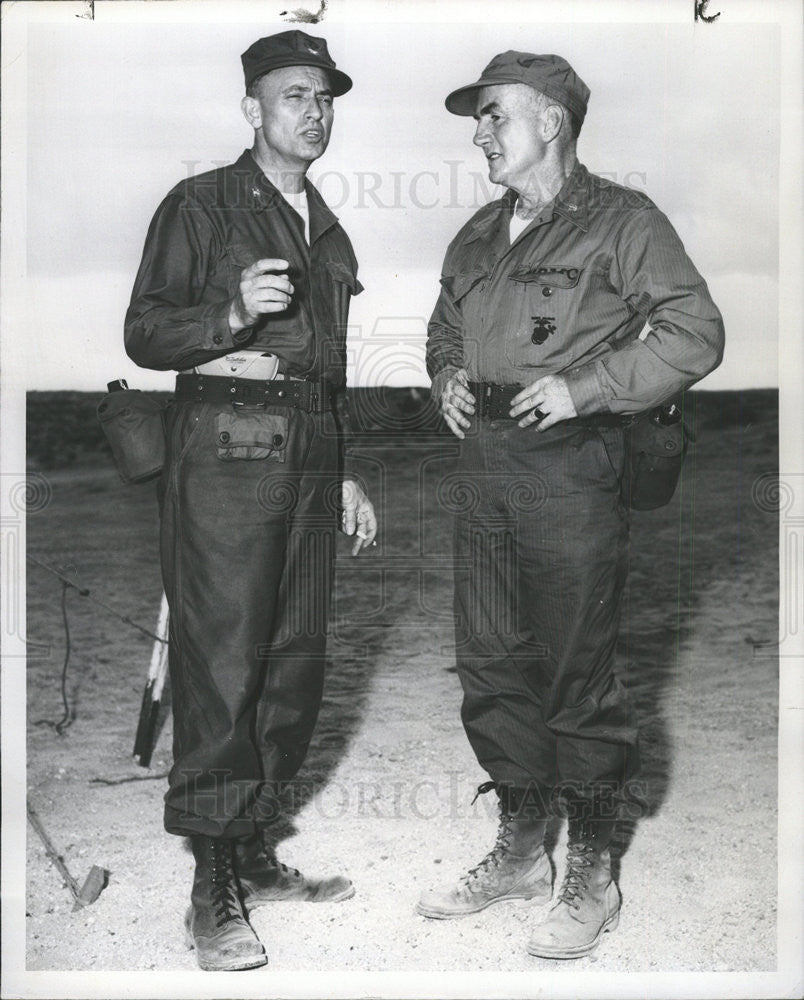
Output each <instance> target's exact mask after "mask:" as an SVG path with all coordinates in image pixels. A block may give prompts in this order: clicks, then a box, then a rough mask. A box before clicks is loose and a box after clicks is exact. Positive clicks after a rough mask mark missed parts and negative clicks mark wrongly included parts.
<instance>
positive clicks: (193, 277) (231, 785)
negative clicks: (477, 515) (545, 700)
mask: <svg viewBox="0 0 804 1000" xmlns="http://www.w3.org/2000/svg"><path fill="white" fill-rule="evenodd" d="M242 63H243V70H244V74H245V84H246V88H247V89H246V96H245V97H244V98H243V101H242V110H243V114H244V115H245V117H246V119H247V121H248V123H249V124H250V125H251V126H252V127H253V129H254V145H253V147H252V149H251V150H249V151H246V152H244V153H243V154H242V156H240V158H239V159H238V160H237V161H236V162H235V163H234V164H232V165H230V166H227V167H224V168H222V169H220V170H214V171H211V172H209V173H204V174H201V175H199V176H197V177H194V178H191V179H188V180H185V181H183V182H182V183H180V184H179V185H178V186H177V187H175V188H174V189H173V190H172V191H171V192H170V193H169V194H168V195H167V197H166V198H165V200H164V201H163V202H162V204H161V205H160V206H159V208H158V210H157V212H156V215H155V216H154V219H153V221H152V223H151V226H150V229H149V231H148V235H147V239H146V243H145V250H144V252H143V257H142V263H141V265H140V269H139V273H138V274H137V279H136V283H135V285H134V291H133V294H132V298H131V304H130V307H129V310H128V313H127V316H126V327H125V340H126V349H127V351H128V354H129V355H130V357H131V358H132V359H133V360H134V361H136V362H137V363H138V364H140V365H142V366H144V367H146V368H156V369H162V370H164V369H176V370H177V371H178V372H179V373H180V374H179V375H178V377H177V380H176V395H175V400H174V401H173V403H172V405H171V407H170V411H169V415H168V420H167V447H168V455H167V464H166V468H165V470H164V473H163V476H162V479H161V482H160V507H161V525H162V528H161V557H162V570H163V578H164V582H165V589H166V593H167V596H168V601H169V604H170V612H171V617H170V673H171V689H172V699H173V715H174V764H173V768H172V770H171V772H170V777H169V788H168V791H167V793H166V796H165V827H166V829H167V830H168V831H169V832H170V833H173V834H177V835H182V836H189V837H190V838H191V842H192V848H193V853H194V856H195V861H196V868H195V878H194V883H193V889H192V895H191V906H190V909H189V910H188V912H187V917H186V930H187V935H188V942H189V943H190V944H191V945H192V946H194V947H195V949H196V953H197V958H198V962H199V964H200V965H201V967H202V968H203V969H209V970H231V969H242V968H251V967H254V966H258V965H262V964H264V963H265V962H266V961H267V959H266V956H265V951H264V948H263V946H262V944H261V942H260V941H259V940H258V938H257V936H256V934H255V933H254V931H253V929H252V928H251V925H250V924H249V922H248V912H249V910H250V909H252V908H253V907H254V906H257V905H260V904H262V903H266V902H270V901H278V900H283V899H307V900H312V901H320V900H341V899H346V898H348V897H349V896H351V895H352V894H353V891H354V890H353V887H352V884H351V882H349V881H348V880H347V879H345V878H343V877H341V876H338V877H334V878H330V879H328V880H318V881H316V880H312V879H306V878H305V877H304V876H302V875H301V874H300V873H299V872H298V871H296V870H295V869H289V868H287V867H286V866H284V865H282V864H280V863H279V862H278V861H277V859H276V857H275V855H274V851H273V846H272V844H271V842H270V839H269V836H268V830H269V827H270V825H271V823H272V821H274V820H275V819H276V814H277V802H278V795H279V792H280V790H281V787H282V785H283V783H284V782H287V781H288V780H289V779H291V778H292V777H293V776H294V775H295V774H296V772H297V770H298V768H299V767H300V765H301V763H302V761H303V760H304V757H305V753H306V751H307V747H308V744H309V742H310V739H311V736H312V732H313V728H314V725H315V721H316V717H317V713H318V709H319V704H320V699H321V693H322V684H323V671H324V656H325V635H326V628H327V614H328V606H329V598H330V588H331V583H332V569H333V550H334V542H335V529H336V526H337V516H336V512H337V510H338V509H339V507H340V509H341V512H342V524H341V527H342V528H343V529H344V530H345V531H346V532H347V533H348V534H355V535H356V538H355V543H354V546H353V549H352V552H353V554H354V555H356V554H357V553H358V552H359V551H360V549H361V548H362V547H364V546H366V545H369V544H371V542H372V540H373V538H374V535H375V533H376V521H375V517H374V511H373V509H372V506H371V503H370V502H369V501H368V500H367V498H366V497H365V495H364V494H363V492H362V490H360V488H359V487H358V485H357V484H356V483H355V482H354V481H351V480H343V478H342V477H343V470H342V446H341V436H340V434H339V424H338V420H337V417H336V412H335V410H334V407H335V404H336V402H337V399H338V398H339V396H340V395H341V394H342V391H343V388H344V381H345V358H346V326H347V315H348V308H349V300H350V297H351V296H352V295H354V294H357V293H358V292H359V291H360V285H359V283H358V281H357V277H356V270H357V262H356V260H355V256H354V252H353V250H352V246H351V243H350V242H349V239H348V237H347V235H346V233H345V232H344V231H343V229H342V228H341V226H340V224H339V223H338V220H337V219H336V217H335V216H334V215H333V214H332V212H331V211H330V210H329V208H328V207H327V206H326V204H325V203H324V201H323V200H322V198H321V196H320V195H319V193H318V192H317V191H316V189H315V188H314V187H313V186H312V185H311V184H310V183H309V181H307V180H306V178H305V175H306V173H307V170H308V168H309V166H310V164H311V163H313V162H314V161H315V160H316V159H318V157H320V156H321V155H322V153H323V152H324V150H325V149H326V148H327V144H328V142H329V138H330V131H331V128H332V122H333V101H334V98H336V97H339V96H340V95H342V94H344V93H346V92H347V91H348V90H349V89H350V88H351V86H352V81H351V80H350V78H349V77H348V76H347V75H346V74H345V73H343V72H341V71H340V70H339V69H337V68H336V65H335V62H334V61H333V60H332V58H331V57H330V55H329V52H328V50H327V45H326V42H325V41H324V39H321V38H314V37H311V36H310V35H307V34H305V33H304V32H302V31H285V32H282V33H280V34H277V35H272V36H269V37H267V38H261V39H260V40H259V41H257V42H255V43H254V44H253V45H252V46H251V47H250V48H249V49H248V50H247V51H246V52H245V53H244V54H243V56H242ZM339 494H340V495H339Z"/></svg>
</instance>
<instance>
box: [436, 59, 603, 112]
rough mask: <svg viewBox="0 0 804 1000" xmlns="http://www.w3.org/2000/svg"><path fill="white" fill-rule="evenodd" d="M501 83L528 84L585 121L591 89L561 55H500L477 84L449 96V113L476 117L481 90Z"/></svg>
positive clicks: (455, 91)
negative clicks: (474, 115)
mask: <svg viewBox="0 0 804 1000" xmlns="http://www.w3.org/2000/svg"><path fill="white" fill-rule="evenodd" d="M500 83H525V84H527V85H528V86H529V87H533V89H534V90H540V91H541V92H542V93H543V94H546V95H547V96H548V97H552V99H553V100H554V101H559V102H560V103H561V104H563V105H564V106H565V107H567V108H569V110H570V111H572V112H573V113H574V114H576V115H577V116H578V118H579V119H580V120H581V121H583V120H584V118H585V117H586V105H587V104H588V102H589V93H590V91H589V88H588V87H587V86H586V84H585V83H584V82H583V80H582V79H581V78H580V77H579V76H578V74H577V73H576V72H575V70H574V69H573V68H572V66H570V64H569V63H568V62H567V60H566V59H562V58H561V56H553V55H546V56H537V55H534V54H533V53H532V52H514V51H513V50H512V49H510V50H509V51H508V52H501V53H500V54H499V55H498V56H495V57H494V58H493V59H492V60H491V62H490V63H489V64H488V66H486V68H485V69H484V70H483V72H482V74H481V76H480V79H479V80H478V81H477V82H476V83H468V84H467V85H466V86H465V87H458V89H457V90H453V91H452V93H451V94H450V95H449V97H447V99H446V101H445V104H446V105H447V111H451V112H452V114H453V115H473V114H474V113H475V108H476V106H477V94H478V91H479V90H480V88H481V87H493V86H495V85H496V84H500Z"/></svg>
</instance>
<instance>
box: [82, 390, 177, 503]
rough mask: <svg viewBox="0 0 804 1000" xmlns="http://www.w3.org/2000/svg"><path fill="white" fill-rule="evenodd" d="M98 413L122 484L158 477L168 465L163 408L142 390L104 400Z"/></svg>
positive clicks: (122, 393) (99, 405)
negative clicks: (165, 465)
mask: <svg viewBox="0 0 804 1000" xmlns="http://www.w3.org/2000/svg"><path fill="white" fill-rule="evenodd" d="M97 412H98V420H99V421H100V425H101V428H102V430H103V433H104V434H105V435H106V440H107V441H108V442H109V447H110V448H111V449H112V455H114V460H115V464H116V465H117V471H118V473H119V474H120V478H121V479H122V480H123V482H124V483H126V484H129V483H143V482H145V481H146V480H148V479H153V478H154V477H155V476H158V475H159V473H160V472H161V471H162V468H163V467H164V464H165V422H164V416H163V413H164V405H163V404H162V403H160V402H159V401H158V400H156V399H154V398H153V396H148V395H146V394H145V393H144V392H140V391H139V389H118V390H117V391H115V392H110V393H109V394H108V395H107V396H104V397H103V399H102V400H101V401H100V403H98V411H97Z"/></svg>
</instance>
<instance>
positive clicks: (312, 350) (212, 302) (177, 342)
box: [125, 151, 361, 385]
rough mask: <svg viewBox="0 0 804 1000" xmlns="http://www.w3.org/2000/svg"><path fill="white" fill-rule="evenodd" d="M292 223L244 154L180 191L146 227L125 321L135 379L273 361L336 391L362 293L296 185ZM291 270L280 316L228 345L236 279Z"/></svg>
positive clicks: (319, 202)
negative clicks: (353, 307) (249, 353)
mask: <svg viewBox="0 0 804 1000" xmlns="http://www.w3.org/2000/svg"><path fill="white" fill-rule="evenodd" d="M305 190H306V192H307V201H308V207H309V215H310V242H309V245H308V243H307V242H306V240H305V238H304V223H303V221H302V218H301V216H299V214H298V213H297V212H296V211H295V210H294V209H293V208H292V207H291V206H290V204H289V203H288V202H287V201H286V200H285V199H284V198H283V197H282V196H281V194H280V193H279V192H278V191H277V189H276V188H275V187H274V186H273V185H272V184H271V183H270V182H269V181H268V180H267V178H266V177H265V175H264V174H263V172H262V171H261V170H260V168H259V167H258V165H257V164H256V162H255V161H254V159H253V157H252V155H251V153H250V152H248V151H246V152H244V153H243V155H242V156H240V158H239V159H238V160H237V162H236V163H234V164H231V165H229V166H226V167H223V168H221V169H218V170H213V171H209V172H208V173H204V174H199V175H198V176H197V177H193V178H190V179H187V180H185V181H182V182H181V183H180V184H178V185H177V186H176V187H175V188H174V189H173V190H172V191H171V192H170V193H169V194H168V195H167V197H166V198H165V199H164V201H163V202H162V204H161V205H160V206H159V208H158V209H157V212H156V214H155V216H154V218H153V221H152V222H151V226H150V229H149V230H148V236H147V238H146V242H145V249H144V251H143V257H142V263H141V264H140V269H139V272H138V274H137V279H136V282H135V285H134V291H133V293H132V297H131V304H130V306H129V309H128V312H127V314H126V322H125V341H126V350H127V352H128V354H129V356H130V357H131V359H132V360H133V361H135V362H136V363H137V364H139V365H141V366H142V367H144V368H155V369H160V370H167V369H176V370H178V371H181V370H186V369H190V368H193V367H194V366H195V365H199V364H203V363H204V362H206V361H211V360H213V359H214V358H217V357H220V356H222V355H223V354H226V353H228V352H231V351H232V350H235V349H244V348H247V349H248V350H258V351H265V352H267V353H271V354H275V355H277V357H278V358H279V359H280V369H281V370H282V371H283V372H285V373H287V374H290V375H296V376H300V377H307V378H314V379H317V378H327V379H329V380H330V381H331V382H333V383H334V384H336V385H342V384H343V383H344V381H345V361H346V328H347V315H348V309H349V300H350V296H351V295H354V294H357V293H358V292H359V291H360V289H361V286H360V284H359V282H358V281H357V278H356V273H357V261H356V259H355V255H354V251H353V250H352V245H351V243H350V241H349V238H348V236H347V235H346V233H345V232H344V230H343V229H342V228H341V226H340V223H339V222H338V220H337V218H336V216H335V215H333V213H332V212H331V211H330V209H329V208H328V207H327V205H326V204H325V203H324V201H323V199H322V198H321V195H320V194H319V193H318V191H317V190H316V189H315V188H314V187H313V186H312V185H311V184H310V183H309V181H307V182H305ZM262 258H281V259H283V260H286V261H288V263H289V268H288V271H287V274H288V277H289V278H290V281H291V283H292V285H293V286H294V293H293V296H292V301H291V304H290V306H289V308H288V309H286V310H284V311H282V312H279V313H269V314H267V315H265V316H262V317H261V318H260V320H259V321H258V322H257V324H255V326H253V327H248V328H246V329H245V330H242V331H240V332H239V333H235V334H232V332H231V330H230V329H229V321H228V317H229V308H230V304H231V301H232V299H233V297H234V295H235V294H236V293H237V290H238V286H239V283H240V274H241V271H243V269H244V268H246V267H248V266H249V265H250V264H253V263H254V262H255V261H256V260H260V259H262Z"/></svg>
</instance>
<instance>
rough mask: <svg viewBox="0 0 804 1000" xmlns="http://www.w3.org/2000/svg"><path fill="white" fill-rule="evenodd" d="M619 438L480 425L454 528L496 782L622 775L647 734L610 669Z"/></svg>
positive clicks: (485, 746)
mask: <svg viewBox="0 0 804 1000" xmlns="http://www.w3.org/2000/svg"><path fill="white" fill-rule="evenodd" d="M622 459H623V445H622V432H621V430H620V429H618V428H605V429H602V428H596V429H593V428H588V427H580V426H577V425H575V426H573V425H571V424H564V425H557V426H556V427H554V428H551V429H549V430H548V431H545V432H543V433H538V432H536V431H535V430H533V429H527V430H523V429H521V428H519V427H517V426H516V425H515V424H513V422H511V421H494V422H491V423H489V422H482V421H478V422H476V425H475V428H474V430H473V433H471V434H469V435H467V438H466V440H465V441H464V442H463V445H462V451H461V461H460V463H459V473H458V475H459V476H463V477H464V480H465V484H466V486H467V488H466V489H465V490H464V491H463V494H461V496H462V500H463V507H464V509H463V510H462V511H459V512H458V514H457V517H456V525H455V612H456V657H457V665H458V672H459V676H460V679H461V683H462V685H463V690H464V700H463V706H462V718H463V723H464V726H465V729H466V732H467V735H468V737H469V740H470V742H471V745H472V747H473V749H474V751H475V754H476V756H477V759H478V761H479V763H480V764H481V765H482V766H483V767H484V768H485V769H486V770H487V771H488V772H489V774H490V776H491V778H492V779H493V780H494V781H495V782H498V783H503V784H510V785H512V786H514V787H518V788H526V787H528V786H529V785H532V784H534V783H536V784H537V785H539V786H544V787H547V788H551V787H555V786H557V785H561V784H564V783H567V782H570V783H574V784H578V785H588V784H590V783H595V782H614V783H617V784H619V783H621V782H623V781H624V780H626V779H627V778H628V777H630V776H631V774H633V773H634V771H635V769H636V766H637V731H636V726H635V722H634V719H633V716H632V714H631V710H630V708H629V704H628V700H627V697H626V693H625V689H624V688H623V686H622V684H621V683H620V681H619V680H618V678H617V677H616V676H615V673H614V650H615V643H616V640H617V629H618V624H619V612H620V600H621V595H622V590H623V586H624V582H625V575H626V559H627V545H628V526H627V514H626V512H625V511H624V509H623V508H622V504H621V502H620V499H619V490H618V482H619V475H620V472H621V467H622Z"/></svg>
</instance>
